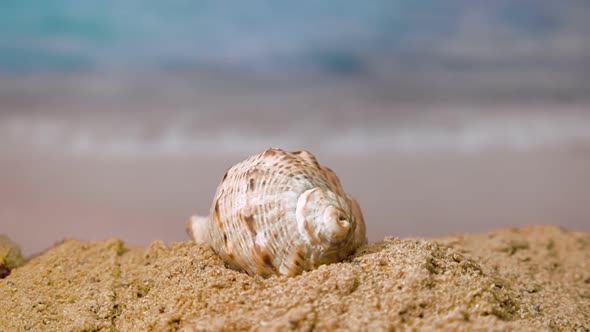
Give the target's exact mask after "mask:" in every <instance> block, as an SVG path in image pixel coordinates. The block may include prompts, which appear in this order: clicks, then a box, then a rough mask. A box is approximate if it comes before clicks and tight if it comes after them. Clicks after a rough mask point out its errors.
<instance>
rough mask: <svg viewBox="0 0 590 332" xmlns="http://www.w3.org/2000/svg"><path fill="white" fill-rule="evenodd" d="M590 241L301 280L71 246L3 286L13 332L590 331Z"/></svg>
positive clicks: (475, 237) (517, 238)
mask: <svg viewBox="0 0 590 332" xmlns="http://www.w3.org/2000/svg"><path fill="white" fill-rule="evenodd" d="M589 271H590V234H589V233H579V232H569V231H566V230H564V229H562V228H558V227H555V226H527V227H524V228H520V229H519V228H511V229H502V230H499V231H494V232H491V233H483V234H464V235H457V236H448V237H444V238H437V239H412V238H408V239H400V238H385V239H384V240H383V241H379V242H376V243H374V244H371V245H368V246H367V247H365V248H363V249H362V250H360V251H359V252H358V253H357V254H356V255H355V256H353V257H351V258H350V259H348V260H347V261H345V262H342V263H338V264H331V265H325V266H322V267H320V268H319V269H317V270H315V271H311V272H306V273H304V274H302V275H301V276H298V277H295V278H287V277H271V278H268V279H261V278H257V277H250V276H248V275H246V274H244V273H241V272H237V271H233V270H230V269H228V268H226V267H225V266H224V264H223V263H222V262H221V261H220V260H219V259H218V258H217V257H216V256H215V255H214V253H213V252H212V251H210V250H209V249H206V248H202V247H200V246H198V245H196V244H194V243H191V242H176V243H172V244H169V245H166V244H164V243H163V242H161V241H155V242H153V243H152V244H150V245H149V246H148V247H147V248H145V247H134V246H128V245H126V244H125V243H123V242H122V241H120V240H116V239H111V240H103V241H93V242H86V241H81V240H75V239H68V240H65V241H64V242H62V243H60V244H57V245H56V246H54V247H53V248H51V249H50V250H48V251H47V252H45V253H43V254H41V255H39V256H36V257H34V258H32V259H30V260H29V261H28V262H27V263H26V264H25V265H24V266H22V267H18V268H16V269H14V270H12V272H11V274H10V275H9V276H8V277H6V278H4V279H2V280H0V302H1V305H0V326H2V329H3V330H10V331H13V330H14V331H16V330H36V331H48V330H49V331H51V330H54V331H62V330H69V331H82V330H93V331H113V330H122V331H132V330H133V331H150V330H153V331H175V330H184V331H199V330H211V331H216V330H289V329H293V330H407V329H413V328H417V329H422V330H432V329H439V330H441V329H442V330H456V331H468V330H469V331H470V330H497V331H505V330H515V331H542V330H558V331H559V330H564V331H587V330H588V329H590V272H589Z"/></svg>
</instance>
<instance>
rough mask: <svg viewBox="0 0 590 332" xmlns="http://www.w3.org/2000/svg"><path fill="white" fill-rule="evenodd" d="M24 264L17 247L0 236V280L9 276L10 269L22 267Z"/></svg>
mask: <svg viewBox="0 0 590 332" xmlns="http://www.w3.org/2000/svg"><path fill="white" fill-rule="evenodd" d="M24 262H25V261H24V259H23V257H22V256H21V254H20V248H19V247H18V245H17V244H16V243H14V242H12V241H11V240H10V239H9V238H8V237H6V236H4V235H2V234H0V279H1V278H4V277H6V276H7V275H9V274H10V271H11V270H12V269H14V268H15V267H18V266H21V265H23V264H24Z"/></svg>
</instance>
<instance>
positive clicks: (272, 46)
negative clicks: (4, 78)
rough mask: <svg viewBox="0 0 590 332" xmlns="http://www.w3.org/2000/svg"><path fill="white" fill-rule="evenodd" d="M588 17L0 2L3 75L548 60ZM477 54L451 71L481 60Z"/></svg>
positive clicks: (433, 6) (147, 2)
mask: <svg viewBox="0 0 590 332" xmlns="http://www.w3.org/2000/svg"><path fill="white" fill-rule="evenodd" d="M589 8H590V5H588V2H583V1H562V2H560V3H559V4H555V3H554V2H551V1H547V0H546V1H533V0H521V1H498V2H490V3H486V2H477V1H476V2H473V1H466V0H465V1H459V0H455V1H445V2H440V1H433V0H426V1H410V0H405V1H401V0H398V1H395V0H373V1H367V2H361V1H347V0H345V1H335V0H334V1H322V2H318V1H309V0H305V1H248V2H232V3H229V2H225V1H185V0H171V1H155V0H144V1H138V0H135V1H117V0H104V1H77V0H52V1H32V0H3V1H1V2H0V71H9V72H31V71H72V70H74V71H79V70H103V69H114V70H120V69H122V68H127V69H129V68H132V69H149V70H153V69H156V70H178V69H180V70H183V69H185V68H213V69H222V70H246V71H252V70H254V71H259V72H274V71H279V72H281V71H285V70H287V71H289V70H291V71H309V72H317V71H319V72H327V73H333V74H351V73H352V74H358V73H363V72H365V71H371V70H377V71H378V70H379V66H381V65H383V64H390V63H391V62H392V61H393V62H395V61H401V60H400V59H402V60H404V59H408V58H409V59H413V60H415V59H416V57H417V58H418V59H419V61H430V59H432V58H434V59H440V58H443V59H446V58H445V57H449V55H448V54H447V53H449V51H448V50H447V49H446V48H445V47H446V46H447V45H448V43H449V42H454V43H458V45H459V46H460V50H459V52H462V51H461V49H462V48H465V49H466V50H472V49H477V48H481V47H482V45H483V46H486V45H488V46H489V43H494V42H497V41H498V40H500V41H507V43H509V45H508V47H517V46H518V45H521V44H522V43H524V42H526V43H530V44H532V45H533V46H534V47H536V51H535V52H537V53H541V51H549V50H553V49H555V46H554V45H553V44H554V43H553V41H554V40H555V39H557V38H565V37H568V38H570V39H572V38H573V41H574V42H575V41H576V38H578V39H582V40H580V42H584V41H585V40H583V39H584V38H587V37H584V36H585V35H587V34H585V32H586V31H584V30H585V29H586V28H588V27H589V26H590V25H589V24H588V23H587V21H590V20H588V18H589V17H590V15H583V14H581V11H580V10H579V9H583V10H588V9H589ZM574 14H575V15H574ZM585 21H586V23H584V22H585ZM498 36H499V37H498ZM572 36H573V37H572ZM535 45H536V46H535ZM450 53H451V55H450V56H451V57H457V56H458V55H456V54H454V55H453V53H452V52H450ZM472 53H473V54H471V53H469V52H467V53H466V54H463V53H461V54H459V56H458V57H459V60H458V61H464V60H465V59H464V58H466V59H468V60H473V58H477V57H480V56H481V52H479V53H477V52H472ZM582 55H585V54H582ZM582 55H580V56H582ZM586 55H587V54H586ZM484 56H485V59H488V58H490V57H492V58H494V59H495V58H498V57H499V58H501V59H502V61H506V59H505V57H506V56H508V55H506V54H502V52H501V49H499V50H498V54H484ZM453 59H454V58H453ZM453 59H451V60H453ZM394 60H395V61H394ZM476 60H477V59H476ZM508 60H510V59H508ZM404 61H405V60H404ZM453 61H455V60H453Z"/></svg>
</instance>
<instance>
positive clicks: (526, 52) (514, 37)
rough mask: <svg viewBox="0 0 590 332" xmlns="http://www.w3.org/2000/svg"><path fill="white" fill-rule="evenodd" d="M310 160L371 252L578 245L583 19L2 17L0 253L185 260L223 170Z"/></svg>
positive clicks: (48, 7) (585, 226)
mask: <svg viewBox="0 0 590 332" xmlns="http://www.w3.org/2000/svg"><path fill="white" fill-rule="evenodd" d="M269 146H275V147H281V148H284V149H288V150H300V149H306V150H309V151H311V152H312V153H314V154H315V155H316V156H317V157H318V159H319V161H320V163H322V164H325V165H327V166H329V167H331V168H333V169H334V170H335V172H336V173H337V174H338V175H339V176H340V178H341V181H342V183H343V186H344V188H345V190H346V191H347V192H349V193H350V194H352V195H353V196H355V197H357V198H358V200H359V202H360V205H361V207H362V209H363V212H364V215H365V219H366V223H367V228H368V236H369V240H370V241H376V240H380V239H382V238H383V237H384V236H386V235H392V236H401V237H406V236H437V235H445V234H451V233H464V232H482V231H488V230H492V229H497V228H501V227H507V226H520V225H525V224H556V225H561V226H564V227H566V228H568V229H572V230H583V231H590V3H589V2H588V1H586V0H564V1H553V0H496V1H483V0H480V1H478V0H448V1H443V2H441V1H428V0H424V1H415V0H383V1H378V0H375V1H369V2H361V1H323V2H317V1H307V0H303V1H280V0H267V1H256V0H253V1H248V2H246V3H236V2H233V3H231V4H230V3H228V2H224V1H183V0H170V1H152V0H142V1H135V0H129V1H115V0H105V1H77V0H53V1H46V2H33V1H22V0H4V1H2V2H0V200H1V202H2V203H0V232H1V233H6V234H7V235H8V236H10V237H11V238H13V239H14V240H15V241H17V242H18V243H20V244H21V246H22V249H23V251H24V253H25V254H27V255H28V254H33V253H36V252H39V251H41V250H43V249H45V248H48V247H50V246H51V245H52V244H53V243H55V242H57V241H60V240H61V239H63V238H64V237H77V238H82V239H103V238H108V237H118V238H122V239H124V240H126V241H129V242H131V243H133V244H139V245H145V244H147V243H149V242H150V241H151V240H154V239H161V240H164V241H183V240H187V239H188V237H187V236H186V234H185V233H184V222H185V220H186V219H187V218H188V216H189V215H191V214H195V213H198V214H206V213H207V212H208V209H209V206H210V204H211V201H212V197H213V193H214V191H215V189H216V187H217V184H218V183H219V181H220V179H221V177H222V176H223V174H224V172H225V170H226V169H227V168H228V167H230V166H231V165H233V164H235V163H236V162H238V161H240V160H242V159H244V158H245V157H247V156H248V155H250V154H253V153H257V152H259V151H261V150H263V149H264V148H266V147H269Z"/></svg>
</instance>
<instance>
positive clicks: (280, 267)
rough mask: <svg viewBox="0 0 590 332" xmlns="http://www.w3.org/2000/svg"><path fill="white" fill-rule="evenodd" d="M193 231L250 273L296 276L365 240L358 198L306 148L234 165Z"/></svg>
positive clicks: (334, 259) (191, 226) (267, 154)
mask: <svg viewBox="0 0 590 332" xmlns="http://www.w3.org/2000/svg"><path fill="white" fill-rule="evenodd" d="M187 231H188V233H189V234H190V235H191V236H192V237H193V239H194V240H195V241H196V242H198V243H203V244H208V245H210V246H211V248H212V249H213V250H214V251H215V252H216V253H217V254H218V255H219V257H221V258H222V259H223V260H224V261H225V262H226V263H228V264H229V265H230V266H231V267H233V268H235V269H238V270H243V271H245V272H247V273H248V274H250V275H253V274H259V275H262V276H269V275H272V274H278V275H288V276H295V275H298V274H300V273H301V272H302V271H307V270H312V269H314V268H316V267H318V266H319V265H321V264H327V263H333V262H338V261H341V260H343V259H345V258H346V257H347V256H349V255H350V254H352V253H353V252H354V251H355V250H356V249H357V248H358V247H360V246H361V245H363V244H365V243H366V242H367V239H366V236H365V223H364V220H363V216H362V213H361V210H360V208H359V206H358V203H357V202H356V200H354V199H353V198H352V197H351V196H349V195H347V194H346V193H344V191H343V190H342V186H341V185H340V181H339V180H338V177H337V176H336V174H334V173H333V172H332V170H330V169H329V168H327V167H323V166H320V165H319V164H318V162H317V160H316V158H315V157H314V156H313V155H312V154H311V153H309V152H307V151H297V152H293V153H289V152H285V151H283V150H281V149H277V148H269V149H266V150H264V151H263V152H261V153H259V154H256V155H253V156H251V157H249V158H247V159H246V160H244V161H242V162H240V163H238V164H236V165H235V166H233V167H231V168H230V169H229V170H228V171H227V173H226V174H225V175H224V176H223V180H222V181H221V183H220V184H219V187H218V188H217V192H216V193H215V198H214V200H213V204H212V207H211V210H210V213H209V216H208V217H196V216H195V217H191V218H190V219H189V221H188V223H187Z"/></svg>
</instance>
